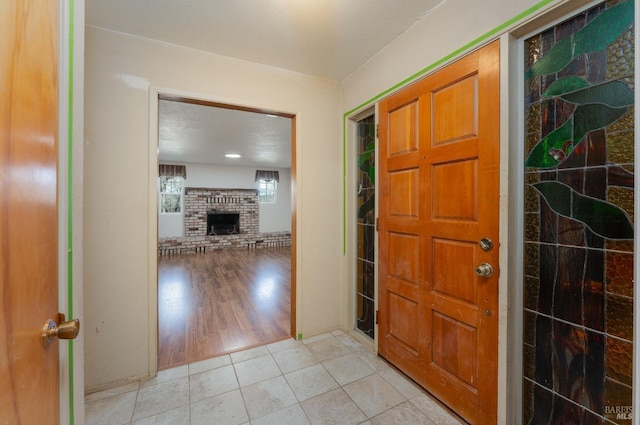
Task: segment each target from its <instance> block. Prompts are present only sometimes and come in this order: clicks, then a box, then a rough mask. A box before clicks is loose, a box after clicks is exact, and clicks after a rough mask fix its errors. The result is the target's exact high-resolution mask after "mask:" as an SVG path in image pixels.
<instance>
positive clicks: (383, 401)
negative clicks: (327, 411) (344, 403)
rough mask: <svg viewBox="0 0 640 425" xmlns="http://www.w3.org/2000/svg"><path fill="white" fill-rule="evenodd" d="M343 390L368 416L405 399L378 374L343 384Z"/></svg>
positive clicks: (374, 414)
mask: <svg viewBox="0 0 640 425" xmlns="http://www.w3.org/2000/svg"><path fill="white" fill-rule="evenodd" d="M344 391H345V392H346V393H347V394H348V395H349V397H351V399H352V400H353V401H354V402H355V403H356V404H357V405H358V407H359V408H360V410H362V411H363V412H364V414H365V415H367V417H368V418H371V417H373V416H376V415H378V414H380V413H382V412H384V411H385V410H387V409H390V408H391V407H393V406H397V405H398V404H400V403H403V402H405V401H406V400H407V399H406V398H405V397H403V396H402V394H400V393H399V392H398V391H397V390H396V389H395V388H393V387H392V386H391V384H389V383H388V382H387V381H385V380H384V379H383V378H381V377H380V376H378V375H371V376H367V377H366V378H363V379H360V380H358V381H356V382H352V383H351V384H349V385H345V386H344Z"/></svg>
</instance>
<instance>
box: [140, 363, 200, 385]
mask: <svg viewBox="0 0 640 425" xmlns="http://www.w3.org/2000/svg"><path fill="white" fill-rule="evenodd" d="M185 376H189V366H188V365H184V366H178V367H174V368H172V369H166V370H161V371H160V372H158V376H156V377H155V378H151V379H148V380H146V381H142V382H141V383H140V388H147V387H152V386H154V385H158V384H162V383H163V382H168V381H173V380H174V379H178V378H184V377H185Z"/></svg>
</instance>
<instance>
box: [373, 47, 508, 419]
mask: <svg viewBox="0 0 640 425" xmlns="http://www.w3.org/2000/svg"><path fill="white" fill-rule="evenodd" d="M498 65H499V44H498V42H494V43H492V44H490V45H488V46H486V47H484V48H482V49H480V50H478V51H476V52H474V53H471V54H469V55H468V56H465V57H464V58H462V59H460V60H458V61H457V62H455V63H453V64H452V65H449V66H447V67H446V68H444V69H442V70H440V71H437V72H435V73H434V74H431V75H430V76H427V77H425V78H424V79H422V80H421V81H419V82H417V83H415V84H413V85H411V86H409V87H407V88H406V89H404V90H402V91H401V92H399V93H397V94H394V95H392V96H391V97H389V98H387V99H385V100H383V101H381V102H380V105H379V113H380V117H379V134H380V136H379V137H380V192H381V201H380V221H379V239H380V266H379V276H380V285H379V286H380V288H379V296H380V303H379V316H378V317H379V332H380V339H379V353H380V355H381V356H383V357H385V358H386V359H388V360H389V361H390V362H391V363H393V364H395V365H396V366H398V367H399V368H400V369H401V370H403V371H404V372H405V373H407V374H408V375H409V376H410V377H412V378H413V379H414V380H415V381H417V382H418V383H419V384H421V385H422V386H424V387H425V388H426V389H427V390H428V391H429V392H431V393H432V394H434V395H435V396H436V397H437V398H439V399H440V400H441V401H442V402H444V403H445V404H446V405H448V406H449V407H450V408H452V409H453V410H454V411H455V412H457V413H458V414H459V415H460V416H461V417H463V418H464V419H465V420H467V421H469V422H470V423H472V424H495V423H496V415H497V412H496V404H497V402H496V400H497V352H498V342H497V341H498V337H497V329H498V274H499V268H498V237H499V235H498V222H499V220H498V213H499V211H498V203H499V194H498V183H499V174H498V173H499V170H498V164H499V66H498Z"/></svg>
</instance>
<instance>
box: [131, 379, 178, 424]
mask: <svg viewBox="0 0 640 425" xmlns="http://www.w3.org/2000/svg"><path fill="white" fill-rule="evenodd" d="M186 404H189V378H187V377H184V378H179V379H174V380H173V381H168V382H163V383H160V384H156V385H153V386H150V387H146V388H142V389H140V390H139V391H138V400H137V401H136V407H135V410H134V411H133V419H136V420H137V419H142V418H146V417H147V416H152V415H157V414H158V413H163V412H166V411H169V410H172V409H175V408H176V407H180V406H184V405H186Z"/></svg>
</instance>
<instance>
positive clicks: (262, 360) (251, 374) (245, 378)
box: [233, 355, 282, 387]
mask: <svg viewBox="0 0 640 425" xmlns="http://www.w3.org/2000/svg"><path fill="white" fill-rule="evenodd" d="M233 367H234V368H235V370H236V375H237V376H238V382H239V383H240V386H241V387H244V386H246V385H252V384H255V383H257V382H260V381H265V380H267V379H271V378H274V377H276V376H278V375H281V374H282V373H281V372H280V368H278V365H277V364H276V362H275V360H273V357H272V356H271V355H268V356H262V357H258V358H255V359H251V360H247V361H244V362H240V363H235V364H234V365H233Z"/></svg>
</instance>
